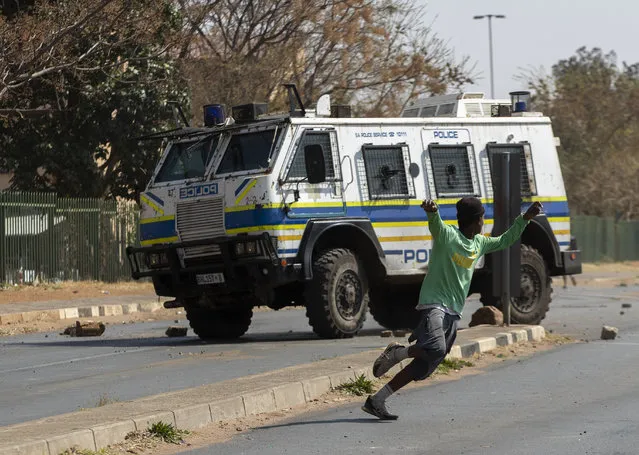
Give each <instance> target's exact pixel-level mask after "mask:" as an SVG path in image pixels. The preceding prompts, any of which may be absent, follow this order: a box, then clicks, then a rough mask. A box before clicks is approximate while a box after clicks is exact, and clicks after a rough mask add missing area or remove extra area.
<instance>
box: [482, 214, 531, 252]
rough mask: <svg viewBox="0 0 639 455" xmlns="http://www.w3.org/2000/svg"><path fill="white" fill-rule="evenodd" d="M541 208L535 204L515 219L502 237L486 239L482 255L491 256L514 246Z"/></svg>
mask: <svg viewBox="0 0 639 455" xmlns="http://www.w3.org/2000/svg"><path fill="white" fill-rule="evenodd" d="M541 208H542V207H541V204H540V203H539V202H535V203H533V204H532V205H531V206H530V207H529V208H528V210H527V211H526V213H524V214H523V215H519V216H518V217H517V218H516V219H515V222H514V223H513V225H512V226H510V228H509V229H508V230H507V231H506V232H504V233H503V234H502V235H500V236H498V237H485V239H484V246H483V251H482V253H483V254H489V253H493V252H495V251H500V250H503V249H504V248H508V247H510V246H512V245H513V243H515V242H516V241H517V240H518V239H519V237H521V234H523V232H524V229H526V226H528V223H529V222H530V220H532V219H533V218H534V217H536V216H537V215H538V214H539V212H540V211H541Z"/></svg>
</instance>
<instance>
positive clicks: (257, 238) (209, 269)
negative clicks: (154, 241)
mask: <svg viewBox="0 0 639 455" xmlns="http://www.w3.org/2000/svg"><path fill="white" fill-rule="evenodd" d="M238 242H241V243H246V242H256V243H257V245H258V247H257V252H256V254H253V255H250V256H237V255H236V254H235V245H236V244H237V243H238ZM213 245H217V246H218V247H219V249H220V253H219V254H215V255H210V256H204V257H198V258H185V255H184V249H185V248H189V247H202V246H213ZM126 253H127V257H128V260H129V264H130V266H131V276H132V278H133V279H136V280H137V279H140V278H144V277H151V278H153V280H154V283H156V281H157V282H161V283H162V288H164V289H166V290H167V291H166V292H163V294H162V295H169V296H174V297H188V296H197V295H201V294H202V292H207V293H210V294H237V293H249V292H254V290H255V289H256V288H264V287H266V288H268V287H275V286H278V285H280V284H284V283H286V282H290V281H293V280H294V278H295V276H294V275H295V273H296V268H295V267H291V266H289V265H288V264H287V263H286V261H282V260H281V259H280V258H279V257H278V255H277V250H276V248H275V246H274V244H273V242H272V241H271V237H270V236H269V234H268V233H263V234H260V235H240V236H233V237H227V236H223V237H216V238H211V239H206V240H194V241H187V242H177V243H170V244H162V245H152V246H147V247H131V246H129V247H127V249H126ZM149 254H157V255H161V256H162V259H163V260H162V262H161V265H155V266H149V264H148V262H147V258H148V255H149ZM207 274H217V275H218V276H219V274H222V276H223V280H222V281H221V282H220V281H217V282H215V283H209V284H201V281H200V282H198V276H200V277H201V276H202V275H207ZM156 290H157V285H156Z"/></svg>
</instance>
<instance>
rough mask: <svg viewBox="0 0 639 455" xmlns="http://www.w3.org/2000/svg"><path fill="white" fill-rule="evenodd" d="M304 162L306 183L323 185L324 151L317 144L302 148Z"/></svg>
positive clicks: (324, 177) (324, 175)
mask: <svg viewBox="0 0 639 455" xmlns="http://www.w3.org/2000/svg"><path fill="white" fill-rule="evenodd" d="M304 161H305V163H306V177H307V179H308V183H323V182H325V181H326V162H325V161H324V150H323V149H322V146H321V145H319V144H310V145H307V146H305V147H304Z"/></svg>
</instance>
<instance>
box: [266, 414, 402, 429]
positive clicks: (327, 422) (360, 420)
mask: <svg viewBox="0 0 639 455" xmlns="http://www.w3.org/2000/svg"><path fill="white" fill-rule="evenodd" d="M388 422H391V421H388V420H380V419H378V418H376V417H370V418H359V417H357V418H352V419H326V420H307V421H304V422H288V423H281V424H279V425H266V426H263V427H258V428H255V430H254V431H259V430H272V429H275V428H289V427H298V426H303V425H330V424H332V423H364V424H379V423H388Z"/></svg>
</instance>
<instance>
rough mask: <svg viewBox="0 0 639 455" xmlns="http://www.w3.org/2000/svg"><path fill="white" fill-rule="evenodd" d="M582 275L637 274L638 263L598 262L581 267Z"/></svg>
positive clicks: (638, 272) (638, 271)
mask: <svg viewBox="0 0 639 455" xmlns="http://www.w3.org/2000/svg"><path fill="white" fill-rule="evenodd" d="M583 271H584V273H594V274H598V273H619V272H631V273H632V272H634V273H637V274H639V261H626V262H598V263H588V264H584V265H583Z"/></svg>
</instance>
